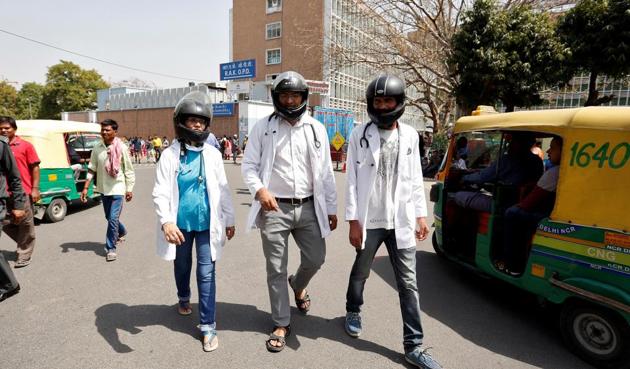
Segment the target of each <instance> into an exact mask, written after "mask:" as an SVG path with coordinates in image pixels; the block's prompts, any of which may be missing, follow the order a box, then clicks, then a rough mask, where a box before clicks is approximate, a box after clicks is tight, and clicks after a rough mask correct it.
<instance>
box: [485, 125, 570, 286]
mask: <svg viewBox="0 0 630 369" xmlns="http://www.w3.org/2000/svg"><path fill="white" fill-rule="evenodd" d="M547 154H548V155H549V160H550V161H551V163H552V164H553V167H551V168H549V169H548V170H547V171H546V172H545V173H544V174H543V175H542V177H540V179H539V180H538V182H537V183H536V186H535V187H534V188H533V190H532V191H531V192H529V193H528V194H527V195H526V196H525V197H524V198H522V199H521V200H520V201H519V203H518V204H516V205H514V206H512V207H510V208H508V209H507V210H506V211H505V228H504V231H503V252H502V257H503V259H504V260H499V261H498V262H497V263H496V266H497V268H498V269H499V270H502V271H504V272H506V273H507V274H510V275H513V276H516V275H521V274H522V273H523V270H524V268H525V264H526V261H527V255H528V254H529V247H530V246H531V239H532V235H533V234H534V232H535V231H536V227H537V226H538V223H539V222H540V221H541V220H542V219H543V218H546V217H548V216H549V215H550V214H551V211H552V210H553V206H554V203H555V199H556V187H557V185H558V174H559V172H560V165H559V164H560V157H561V154H562V138H561V137H557V136H556V137H554V138H553V139H552V140H551V146H550V147H549V150H547Z"/></svg>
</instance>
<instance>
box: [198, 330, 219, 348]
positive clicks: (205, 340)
mask: <svg viewBox="0 0 630 369" xmlns="http://www.w3.org/2000/svg"><path fill="white" fill-rule="evenodd" d="M201 344H202V345H203V350H204V351H205V352H210V351H214V350H216V349H217V348H219V337H217V331H216V330H214V329H213V330H210V331H206V332H202V336H201Z"/></svg>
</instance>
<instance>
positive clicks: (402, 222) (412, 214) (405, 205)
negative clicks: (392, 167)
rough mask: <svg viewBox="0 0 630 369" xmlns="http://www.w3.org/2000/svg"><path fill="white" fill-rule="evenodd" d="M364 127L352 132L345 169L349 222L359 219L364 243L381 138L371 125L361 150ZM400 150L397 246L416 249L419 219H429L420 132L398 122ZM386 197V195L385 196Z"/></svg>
mask: <svg viewBox="0 0 630 369" xmlns="http://www.w3.org/2000/svg"><path fill="white" fill-rule="evenodd" d="M364 129H365V126H357V127H355V128H354V130H353V131H352V135H351V136H350V142H349V143H348V156H347V159H346V160H347V162H346V170H347V173H348V181H347V187H346V221H350V220H358V221H359V224H360V225H361V228H362V230H363V243H362V245H361V248H362V249H363V248H365V237H366V234H367V231H366V228H365V223H366V221H367V215H368V214H367V212H368V205H369V200H370V195H371V194H372V190H373V188H374V182H375V180H376V173H377V171H378V165H379V155H380V150H381V138H380V135H379V133H378V128H377V126H376V124H371V125H370V126H369V127H368V128H367V131H366V133H365V138H366V140H367V141H368V142H369V148H368V147H367V145H366V143H365V141H363V147H361V142H360V141H361V137H363V131H364ZM398 132H399V139H400V147H399V151H398V178H397V183H396V190H395V193H394V214H395V215H394V226H395V229H396V243H397V247H398V248H399V249H405V248H409V247H415V246H416V238H415V234H414V231H415V228H416V218H418V217H426V216H427V204H426V200H425V195H424V183H423V179H422V166H421V163H420V148H419V146H418V133H417V132H416V131H415V130H414V129H413V128H411V127H410V126H408V125H406V124H400V123H399V131H398ZM383 195H385V194H383Z"/></svg>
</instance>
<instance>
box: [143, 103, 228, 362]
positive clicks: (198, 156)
mask: <svg viewBox="0 0 630 369" xmlns="http://www.w3.org/2000/svg"><path fill="white" fill-rule="evenodd" d="M206 99H207V96H205V95H203V94H202V93H200V92H198V91H196V92H191V93H189V94H187V95H186V96H184V97H183V98H182V99H181V100H180V101H179V103H178V104H177V106H176V107H175V113H174V118H173V121H174V125H175V134H176V136H177V138H176V140H173V142H172V143H171V145H170V146H169V148H168V149H166V150H164V152H163V153H162V159H161V160H160V161H159V163H158V166H157V174H156V180H155V186H154V188H153V202H154V204H155V209H156V212H157V215H158V228H159V230H158V238H157V252H158V255H159V256H160V257H162V258H163V259H165V260H174V269H175V284H176V286H177V298H178V300H179V302H178V312H179V314H180V315H190V314H192V308H191V306H190V295H191V293H190V274H191V269H192V247H193V242H194V243H195V248H196V255H197V289H198V291H199V321H200V322H199V329H200V330H201V336H202V344H203V350H204V351H213V350H215V349H216V348H217V347H218V345H219V340H218V337H217V331H216V321H215V312H216V285H215V283H216V282H215V281H216V278H215V263H216V262H217V260H219V258H220V256H221V250H222V248H223V245H224V243H225V239H226V238H227V239H228V240H229V239H231V238H232V237H233V236H234V232H235V228H234V209H233V205H232V198H231V193H230V188H229V185H228V183H227V179H226V176H225V170H224V168H223V160H222V158H221V153H220V152H219V151H218V150H217V149H216V148H214V147H212V146H210V145H208V144H204V141H205V140H206V139H207V137H208V133H209V126H210V123H211V121H212V110H210V107H209V106H210V105H209V104H207V103H206V101H205V100H206Z"/></svg>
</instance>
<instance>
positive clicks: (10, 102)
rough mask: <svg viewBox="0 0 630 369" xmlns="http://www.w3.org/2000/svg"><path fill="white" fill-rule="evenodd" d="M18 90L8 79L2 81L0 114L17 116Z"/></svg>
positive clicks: (0, 85)
mask: <svg viewBox="0 0 630 369" xmlns="http://www.w3.org/2000/svg"><path fill="white" fill-rule="evenodd" d="M16 100H17V91H16V90H15V87H13V86H11V85H10V84H9V83H8V82H6V81H0V115H8V116H12V117H13V116H15V103H16Z"/></svg>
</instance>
